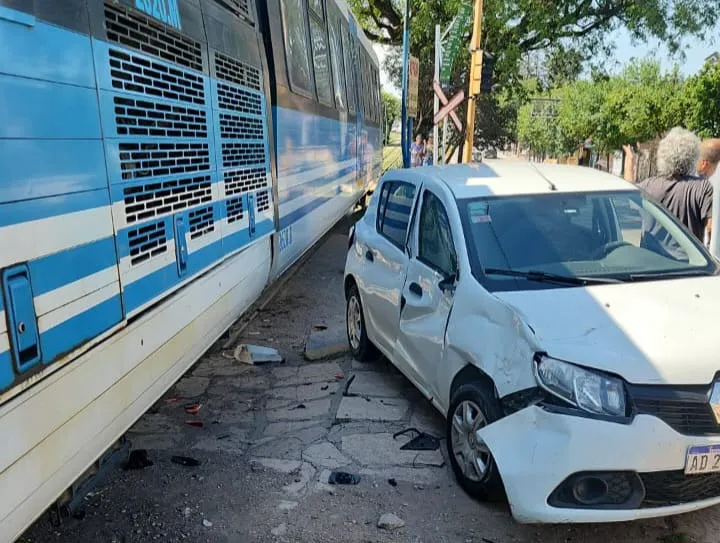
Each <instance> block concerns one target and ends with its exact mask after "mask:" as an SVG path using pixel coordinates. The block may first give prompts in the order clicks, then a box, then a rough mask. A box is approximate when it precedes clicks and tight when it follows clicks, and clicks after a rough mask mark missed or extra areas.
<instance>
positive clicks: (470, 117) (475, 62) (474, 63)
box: [462, 0, 483, 163]
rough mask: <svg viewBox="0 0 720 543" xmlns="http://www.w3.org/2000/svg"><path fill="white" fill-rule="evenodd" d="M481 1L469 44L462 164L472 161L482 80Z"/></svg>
mask: <svg viewBox="0 0 720 543" xmlns="http://www.w3.org/2000/svg"><path fill="white" fill-rule="evenodd" d="M482 11H483V0H475V17H474V18H473V33H472V41H471V42H470V53H471V57H470V85H469V87H470V89H469V90H470V92H469V93H468V104H467V122H466V124H465V147H464V148H463V160H462V161H463V162H465V163H469V162H470V161H471V160H472V152H473V141H474V139H475V138H474V136H475V99H476V97H477V96H478V94H480V81H481V78H482V59H483V53H482V51H481V50H480V34H481V32H482Z"/></svg>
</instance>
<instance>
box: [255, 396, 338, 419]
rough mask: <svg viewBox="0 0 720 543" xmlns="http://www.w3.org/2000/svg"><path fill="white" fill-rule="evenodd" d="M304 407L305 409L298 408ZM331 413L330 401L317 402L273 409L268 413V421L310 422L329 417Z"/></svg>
mask: <svg viewBox="0 0 720 543" xmlns="http://www.w3.org/2000/svg"><path fill="white" fill-rule="evenodd" d="M299 405H304V406H305V407H303V408H298V406H299ZM329 411H330V399H325V400H315V401H312V402H302V403H297V404H293V405H292V406H291V407H287V408H285V409H273V410H270V411H267V412H266V416H267V420H269V421H272V422H275V421H280V420H310V419H315V418H319V417H322V416H328V414H329Z"/></svg>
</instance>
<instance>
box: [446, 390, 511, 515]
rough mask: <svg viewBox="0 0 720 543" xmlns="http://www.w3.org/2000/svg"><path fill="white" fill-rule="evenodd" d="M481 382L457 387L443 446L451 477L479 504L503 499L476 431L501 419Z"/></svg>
mask: <svg viewBox="0 0 720 543" xmlns="http://www.w3.org/2000/svg"><path fill="white" fill-rule="evenodd" d="M488 389H489V387H488V386H486V385H485V384H483V383H481V382H474V383H468V384H465V385H462V386H460V387H459V388H458V389H457V390H456V391H455V393H454V394H453V397H452V399H451V401H450V409H449V410H448V417H447V445H448V453H449V456H450V464H451V465H452V468H453V471H454V472H455V477H456V478H457V481H458V483H459V484H460V486H462V487H463V489H465V491H466V492H467V493H468V494H470V495H471V496H473V497H475V498H477V499H480V500H483V501H491V502H494V501H502V500H504V499H505V489H504V487H503V483H502V479H501V478H500V472H499V471H498V467H497V464H496V463H495V460H494V459H493V456H492V453H491V452H490V449H489V448H488V447H487V445H486V444H485V442H484V441H483V440H482V439H481V438H480V437H478V435H477V431H478V430H479V429H481V428H483V427H484V426H487V425H488V424H491V423H492V422H495V421H496V420H498V419H499V418H501V416H502V411H501V408H500V404H499V403H498V401H497V400H496V399H495V396H494V394H493V393H492V391H490V390H488Z"/></svg>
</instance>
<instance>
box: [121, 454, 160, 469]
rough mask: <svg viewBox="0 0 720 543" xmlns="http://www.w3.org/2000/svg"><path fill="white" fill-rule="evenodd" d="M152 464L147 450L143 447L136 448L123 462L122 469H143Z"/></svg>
mask: <svg viewBox="0 0 720 543" xmlns="http://www.w3.org/2000/svg"><path fill="white" fill-rule="evenodd" d="M152 465H153V463H152V462H151V461H150V459H149V458H148V453H147V451H146V450H145V449H136V450H134V451H132V452H131V453H130V455H129V456H128V461H127V462H126V463H125V467H124V468H123V469H124V470H125V471H129V470H133V469H143V468H146V467H148V466H152Z"/></svg>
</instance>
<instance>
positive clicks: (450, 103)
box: [433, 81, 465, 132]
mask: <svg viewBox="0 0 720 543" xmlns="http://www.w3.org/2000/svg"><path fill="white" fill-rule="evenodd" d="M433 90H434V91H435V94H437V97H438V98H439V99H440V103H442V107H441V108H440V109H439V110H438V112H437V114H436V115H435V117H433V122H434V123H435V124H438V123H439V122H440V121H442V120H443V119H444V118H445V117H447V116H448V115H450V119H452V122H453V123H455V126H456V127H457V129H458V131H459V132H461V131H462V123H461V122H460V119H459V118H458V116H457V113H455V108H456V107H458V106H459V105H460V104H462V103H463V100H465V91H462V90H461V91H460V92H458V93H457V94H456V95H455V96H453V97H452V98H451V99H450V100H448V99H447V97H446V96H445V93H444V92H443V90H442V88H440V85H439V84H438V82H437V81H433Z"/></svg>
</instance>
